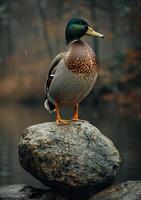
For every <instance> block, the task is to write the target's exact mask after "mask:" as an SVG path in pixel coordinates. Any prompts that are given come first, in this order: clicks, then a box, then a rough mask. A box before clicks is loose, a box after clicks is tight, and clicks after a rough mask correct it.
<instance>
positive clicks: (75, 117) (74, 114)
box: [72, 104, 79, 121]
mask: <svg viewBox="0 0 141 200" xmlns="http://www.w3.org/2000/svg"><path fill="white" fill-rule="evenodd" d="M78 107H79V104H76V105H75V106H74V112H73V119H72V120H73V121H78Z"/></svg>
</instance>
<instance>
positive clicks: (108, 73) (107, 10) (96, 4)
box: [0, 0, 141, 109]
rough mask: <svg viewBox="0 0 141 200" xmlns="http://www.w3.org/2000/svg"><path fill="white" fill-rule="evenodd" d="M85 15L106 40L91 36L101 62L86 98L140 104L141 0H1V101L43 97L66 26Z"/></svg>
mask: <svg viewBox="0 0 141 200" xmlns="http://www.w3.org/2000/svg"><path fill="white" fill-rule="evenodd" d="M76 16H81V17H84V18H86V19H87V20H88V21H89V22H90V24H91V25H92V27H94V28H95V30H96V31H98V32H100V33H102V34H104V36H105V38H104V39H97V38H88V37H84V38H83V39H84V40H85V41H87V42H88V43H89V44H90V45H91V46H92V48H93V49H94V51H95V53H96V55H97V58H98V60H99V62H100V74H99V79H98V82H97V84H96V87H95V89H94V92H92V93H91V94H90V95H91V98H87V99H86V101H85V103H86V104H87V105H92V104H93V103H95V102H98V103H99V102H101V101H108V102H111V101H114V102H116V103H117V104H119V105H125V106H134V107H136V108H137V109H140V108H141V104H140V102H141V1H140V0H106V1H102V0H77V1H76V0H75V1H74V0H56V1H50V0H24V1H22V0H13V1H10V0H0V101H1V102H4V103H5V102H8V103H9V102H19V103H26V102H43V101H44V90H43V88H44V83H45V80H46V76H47V71H48V66H49V63H50V62H51V60H52V59H53V57H55V56H56V54H58V53H59V52H60V51H64V49H65V48H66V47H65V46H66V44H65V27H66V24H67V22H68V20H69V19H70V18H72V17H76Z"/></svg>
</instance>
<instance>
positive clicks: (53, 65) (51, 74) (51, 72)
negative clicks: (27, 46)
mask: <svg viewBox="0 0 141 200" xmlns="http://www.w3.org/2000/svg"><path fill="white" fill-rule="evenodd" d="M62 59H64V52H63V53H60V54H58V55H57V56H56V57H55V58H54V59H53V61H52V62H51V64H50V66H49V71H48V76H47V80H46V83H45V87H44V88H45V93H46V94H47V92H48V89H49V87H50V84H51V81H52V80H53V77H54V74H55V72H56V69H57V65H58V63H59V62H60V61H61V60H62Z"/></svg>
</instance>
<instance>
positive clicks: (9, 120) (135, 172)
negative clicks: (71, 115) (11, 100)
mask: <svg viewBox="0 0 141 200" xmlns="http://www.w3.org/2000/svg"><path fill="white" fill-rule="evenodd" d="M80 116H81V118H82V119H86V120H89V121H90V122H91V123H92V124H93V125H95V126H97V127H98V128H99V129H100V130H101V132H102V133H103V134H104V135H106V136H107V137H109V138H110V139H111V140H112V141H113V142H114V144H115V146H116V147H117V148H118V149H119V151H120V153H121V156H122V160H123V164H122V168H121V171H120V173H119V175H118V177H117V179H116V182H121V181H125V180H138V179H141V170H140V169H141V154H140V151H141V145H140V144H141V137H140V134H141V114H140V113H137V112H135V111H134V110H132V109H131V108H130V109H129V108H122V107H116V106H115V104H113V103H110V104H106V105H102V106H100V107H99V108H95V107H92V106H91V107H86V106H84V105H82V106H81V108H80ZM54 118H55V115H54V114H52V115H51V114H49V113H48V112H46V110H45V109H44V107H43V106H39V105H37V106H25V105H7V106H6V105H4V106H1V107H0V185H8V184H18V183H20V184H22V183H25V184H30V185H32V186H34V187H43V185H42V184H41V183H40V182H39V181H37V180H36V179H35V178H33V177H32V176H31V175H30V174H28V173H26V172H25V171H24V170H23V169H22V168H21V167H20V164H19V161H18V141H19V138H20V135H21V134H22V132H23V130H24V129H25V128H26V127H28V126H30V125H33V124H37V123H42V122H46V121H53V120H54Z"/></svg>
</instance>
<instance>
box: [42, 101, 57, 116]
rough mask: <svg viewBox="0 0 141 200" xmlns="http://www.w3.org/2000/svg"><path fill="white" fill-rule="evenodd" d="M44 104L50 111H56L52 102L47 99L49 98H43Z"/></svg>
mask: <svg viewBox="0 0 141 200" xmlns="http://www.w3.org/2000/svg"><path fill="white" fill-rule="evenodd" d="M44 106H45V108H46V109H47V110H48V111H49V112H50V113H52V112H55V111H56V109H55V105H54V104H53V103H51V102H50V101H49V99H46V100H45V102H44Z"/></svg>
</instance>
